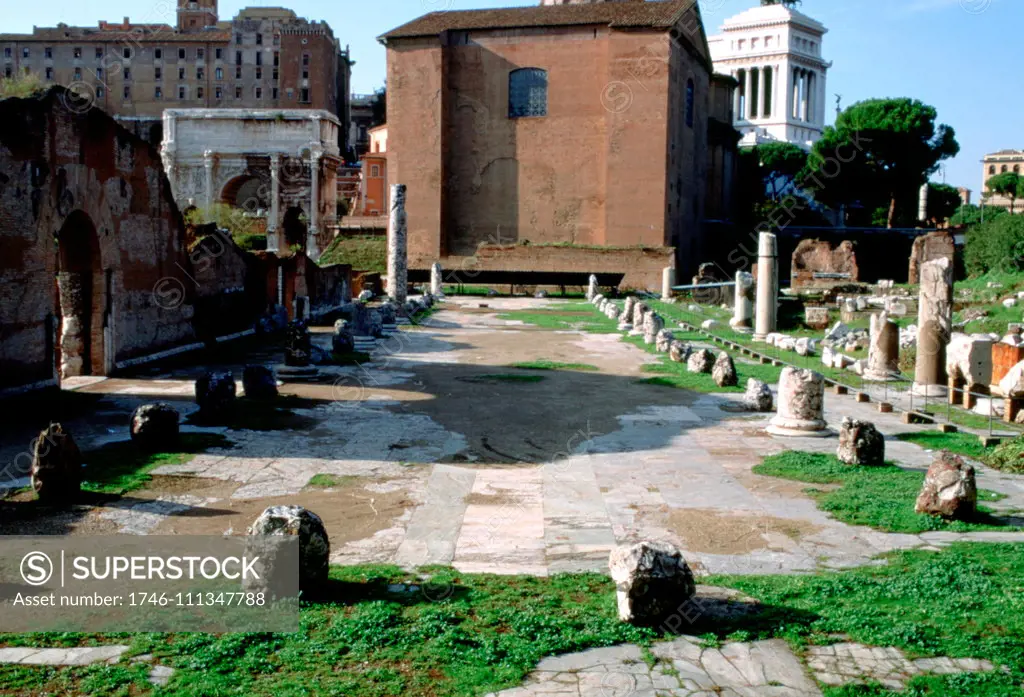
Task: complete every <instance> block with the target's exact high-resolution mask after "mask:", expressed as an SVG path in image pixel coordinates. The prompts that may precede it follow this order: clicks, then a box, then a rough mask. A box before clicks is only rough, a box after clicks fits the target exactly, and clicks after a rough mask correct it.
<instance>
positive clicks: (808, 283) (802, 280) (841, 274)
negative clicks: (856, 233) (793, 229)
mask: <svg viewBox="0 0 1024 697" xmlns="http://www.w3.org/2000/svg"><path fill="white" fill-rule="evenodd" d="M859 279H860V269H858V268H857V254H856V252H854V250H853V243H852V242H850V241H849V240H844V241H843V242H841V243H840V244H839V246H838V247H835V248H833V247H832V244H831V243H829V242H828V241H827V240H800V244H798V245H797V247H796V250H795V251H794V252H793V258H792V266H791V267H790V287H791V288H829V287H832V286H837V285H845V284H847V283H856V282H857V281H858V280H859Z"/></svg>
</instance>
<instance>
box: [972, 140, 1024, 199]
mask: <svg viewBox="0 0 1024 697" xmlns="http://www.w3.org/2000/svg"><path fill="white" fill-rule="evenodd" d="M982 165H983V167H984V169H983V170H982V173H981V181H982V186H981V191H982V200H983V201H984V204H985V205H986V206H999V207H1000V208H1005V209H1007V210H1009V209H1010V199H1009V198H1008V197H1006V196H1003V195H1002V194H996V193H993V192H992V191H990V190H989V188H988V180H989V179H991V178H992V177H994V176H996V175H997V174H1006V173H1007V172H1013V173H1014V174H1020V175H1022V176H1024V171H1022V169H1024V150H1000V151H999V152H994V153H992V154H990V155H985V157H984V158H983V159H982ZM1020 210H1021V205H1020V204H1019V203H1017V204H1016V205H1015V206H1014V211H1015V212H1017V213H1019V212H1020Z"/></svg>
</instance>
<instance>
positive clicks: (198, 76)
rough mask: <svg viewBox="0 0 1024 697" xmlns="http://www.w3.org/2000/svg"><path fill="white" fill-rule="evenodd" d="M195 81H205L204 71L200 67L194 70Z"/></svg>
mask: <svg viewBox="0 0 1024 697" xmlns="http://www.w3.org/2000/svg"><path fill="white" fill-rule="evenodd" d="M196 79H197V80H204V79H206V71H205V70H203V68H202V67H198V68H196Z"/></svg>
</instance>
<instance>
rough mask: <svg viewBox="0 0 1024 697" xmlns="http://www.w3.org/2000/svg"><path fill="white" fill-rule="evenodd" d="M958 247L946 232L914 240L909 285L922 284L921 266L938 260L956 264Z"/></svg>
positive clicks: (936, 232)
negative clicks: (955, 258) (955, 256)
mask: <svg viewBox="0 0 1024 697" xmlns="http://www.w3.org/2000/svg"><path fill="white" fill-rule="evenodd" d="M955 253H956V246H955V244H954V242H953V236H952V235H951V234H949V232H948V231H946V230H936V231H935V232H929V233H928V234H927V235H921V236H920V237H917V238H915V239H914V246H913V248H912V249H911V251H910V269H909V272H908V275H907V283H911V284H914V283H920V282H921V265H922V264H925V263H927V262H929V261H934V260H936V259H942V258H945V259H949V263H950V264H952V263H953V262H954V255H955Z"/></svg>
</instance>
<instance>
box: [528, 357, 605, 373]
mask: <svg viewBox="0 0 1024 697" xmlns="http://www.w3.org/2000/svg"><path fill="white" fill-rule="evenodd" d="M512 367H513V368H518V369H520V370H579V371H590V372H592V371H597V370H600V368H598V367H597V366H596V365H591V364H589V363H560V362H558V361H550V360H548V359H546V358H542V359H540V360H538V361H526V362H523V363H513V364H512Z"/></svg>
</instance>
